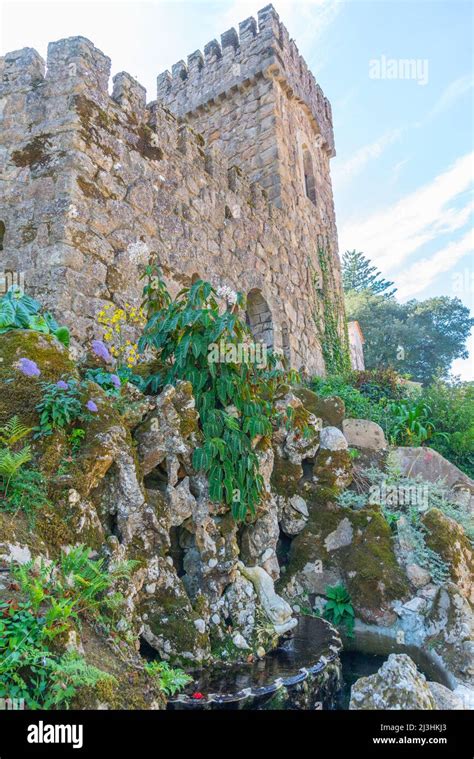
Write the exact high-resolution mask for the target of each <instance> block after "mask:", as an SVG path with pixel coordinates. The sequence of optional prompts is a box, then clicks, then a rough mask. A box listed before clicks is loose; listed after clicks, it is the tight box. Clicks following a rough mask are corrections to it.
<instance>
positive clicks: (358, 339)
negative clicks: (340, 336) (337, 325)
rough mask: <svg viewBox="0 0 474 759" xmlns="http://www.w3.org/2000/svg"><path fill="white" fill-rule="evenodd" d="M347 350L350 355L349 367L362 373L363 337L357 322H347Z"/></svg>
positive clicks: (363, 366)
mask: <svg viewBox="0 0 474 759" xmlns="http://www.w3.org/2000/svg"><path fill="white" fill-rule="evenodd" d="M347 331H348V334H349V350H350V354H351V367H352V368H353V369H355V370H356V371H363V370H364V369H365V365H364V343H365V340H364V335H363V334H362V330H361V328H360V324H359V322H356V321H353V322H348V324H347Z"/></svg>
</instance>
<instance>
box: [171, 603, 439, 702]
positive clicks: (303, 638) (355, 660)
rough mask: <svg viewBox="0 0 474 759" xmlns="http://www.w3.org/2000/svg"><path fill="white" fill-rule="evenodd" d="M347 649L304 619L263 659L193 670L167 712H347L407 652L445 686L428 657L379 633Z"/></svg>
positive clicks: (316, 621)
mask: <svg viewBox="0 0 474 759" xmlns="http://www.w3.org/2000/svg"><path fill="white" fill-rule="evenodd" d="M345 644H347V647H346V648H345V649H344V650H342V643H341V640H340V638H339V637H338V634H337V631H335V630H334V628H333V627H331V626H330V625H329V624H328V623H327V622H325V621H324V620H322V619H320V618H316V617H306V616H303V617H300V619H299V622H298V626H297V627H296V629H295V630H294V631H293V632H292V634H291V637H287V638H286V639H283V640H282V641H281V643H280V645H279V646H278V648H276V649H275V650H274V651H271V652H270V653H268V654H267V655H266V656H265V657H264V658H263V659H260V660H257V661H254V662H249V663H228V664H217V665H214V666H211V667H206V668H204V669H200V670H191V671H189V674H190V675H191V676H192V677H193V681H192V683H190V684H189V685H188V686H187V687H186V688H185V689H184V691H183V692H182V693H180V694H179V695H178V696H176V697H174V698H171V699H170V700H169V704H168V708H169V709H222V708H226V709H251V710H261V709H316V708H323V709H336V710H344V709H348V708H349V701H350V692H351V687H352V685H353V684H354V683H355V681H356V680H358V679H359V677H367V676H369V675H373V674H374V673H375V672H377V670H379V669H380V667H381V666H382V664H383V663H384V662H385V661H386V660H387V658H388V656H389V654H390V653H402V652H403V653H407V654H408V655H409V656H411V658H412V659H414V661H415V663H416V664H417V666H418V668H419V670H420V671H421V672H422V673H423V674H424V675H425V676H426V678H427V679H428V680H436V681H437V682H441V683H442V684H446V683H445V682H444V680H445V678H444V677H443V674H442V672H441V671H440V670H438V669H437V667H436V666H434V665H433V663H432V662H431V661H430V659H429V657H428V656H427V655H426V654H425V652H423V651H422V650H420V649H415V648H414V647H413V646H410V647H408V646H398V645H397V644H396V643H395V641H394V640H389V639H387V638H385V637H383V636H381V635H380V633H379V632H378V631H375V633H370V634H369V633H366V634H365V635H364V636H360V640H359V636H356V639H351V640H350V641H349V640H347V639H346V640H345ZM360 649H361V650H360Z"/></svg>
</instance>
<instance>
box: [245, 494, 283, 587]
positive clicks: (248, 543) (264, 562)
mask: <svg viewBox="0 0 474 759" xmlns="http://www.w3.org/2000/svg"><path fill="white" fill-rule="evenodd" d="M279 536H280V530H279V527H278V511H277V504H276V501H275V499H273V498H271V499H269V500H267V501H266V502H265V503H264V504H263V507H262V508H261V510H260V511H259V513H258V514H257V519H256V520H255V521H254V522H252V523H251V524H249V525H247V526H246V527H244V529H243V532H242V538H241V548H240V555H241V559H242V561H243V562H245V564H247V565H248V566H255V565H259V566H261V567H263V568H264V569H265V570H266V571H267V572H268V573H269V575H270V576H271V577H273V579H274V580H276V579H277V578H278V577H279V575H280V567H279V565H278V560H277V558H276V546H277V542H278V538H279Z"/></svg>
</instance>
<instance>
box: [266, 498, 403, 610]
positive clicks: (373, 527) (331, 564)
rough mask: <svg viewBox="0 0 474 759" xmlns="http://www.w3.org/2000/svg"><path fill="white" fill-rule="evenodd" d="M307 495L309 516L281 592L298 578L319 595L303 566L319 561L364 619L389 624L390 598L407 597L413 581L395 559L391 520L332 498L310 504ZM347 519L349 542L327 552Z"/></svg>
mask: <svg viewBox="0 0 474 759" xmlns="http://www.w3.org/2000/svg"><path fill="white" fill-rule="evenodd" d="M306 498H307V502H308V507H309V512H310V516H309V520H308V523H307V525H306V527H305V528H304V530H303V531H302V532H301V533H300V534H299V535H297V536H296V537H295V538H294V540H293V541H292V544H291V548H290V552H289V562H288V565H287V569H286V572H285V574H284V576H283V578H282V580H281V581H280V585H279V587H280V590H281V591H282V592H283V593H284V592H285V586H287V585H288V584H289V583H290V582H291V581H292V580H296V581H297V582H298V583H299V584H300V585H302V587H303V589H304V591H305V592H308V593H312V592H317V593H320V592H321V588H320V587H311V579H310V580H309V584H308V579H307V578H311V575H310V574H309V575H308V573H306V574H305V572H304V571H303V570H304V569H305V567H307V566H308V565H314V564H315V563H316V562H321V563H322V570H323V573H325V575H324V576H327V577H329V576H334V577H340V578H341V581H342V582H343V583H344V585H345V586H346V587H347V589H348V591H349V593H350V595H351V599H352V603H353V606H354V609H355V611H356V614H357V615H358V616H359V617H360V618H361V619H362V620H363V621H365V622H378V623H382V624H383V623H387V624H390V623H391V622H392V621H393V619H394V615H393V612H392V609H391V602H392V601H394V600H396V599H403V598H405V597H407V595H408V593H409V584H408V580H407V578H406V577H405V575H404V574H403V572H402V569H401V568H400V566H399V565H398V563H397V559H396V556H395V552H394V546H393V536H392V532H391V530H390V526H389V525H388V523H387V521H386V520H385V518H384V517H383V515H382V514H381V512H380V511H379V510H377V508H374V507H370V508H364V509H361V510H360V511H352V510H351V509H346V508H343V507H340V506H337V505H336V504H335V503H334V502H331V501H328V502H327V503H326V504H325V505H322V504H321V503H318V504H317V505H314V504H313V506H312V505H311V501H309V500H308V494H307V495H306ZM343 520H347V521H348V522H349V524H350V529H351V530H352V536H351V538H350V541H348V543H347V544H344V545H341V547H339V548H335V549H332V550H329V549H328V546H330V545H331V541H330V540H329V541H328V540H327V538H328V536H330V535H333V534H334V533H336V531H337V530H338V528H340V527H341V523H342V522H343ZM336 534H337V533H336ZM313 579H314V578H313Z"/></svg>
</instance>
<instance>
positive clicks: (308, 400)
mask: <svg viewBox="0 0 474 759" xmlns="http://www.w3.org/2000/svg"><path fill="white" fill-rule="evenodd" d="M293 392H294V394H295V395H296V397H297V398H299V399H300V401H301V402H302V404H303V406H304V407H305V409H307V410H308V411H309V412H310V413H311V414H314V416H316V417H317V418H318V419H322V420H323V422H325V423H326V424H329V425H331V426H333V427H338V426H339V425H340V424H341V423H342V420H343V419H344V414H345V406H344V401H343V400H342V398H339V397H338V396H336V395H335V396H331V397H328V398H320V397H319V396H318V395H316V393H314V392H313V391H312V390H310V389H309V388H307V387H298V388H296V389H295V390H294V391H293Z"/></svg>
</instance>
